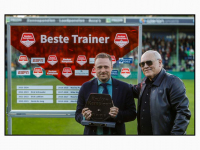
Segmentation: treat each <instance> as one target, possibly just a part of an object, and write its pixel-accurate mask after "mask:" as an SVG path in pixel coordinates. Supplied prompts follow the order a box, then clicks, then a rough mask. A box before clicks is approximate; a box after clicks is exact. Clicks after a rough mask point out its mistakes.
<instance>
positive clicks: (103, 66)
mask: <svg viewBox="0 0 200 150" xmlns="http://www.w3.org/2000/svg"><path fill="white" fill-rule="evenodd" d="M94 67H95V70H96V75H97V78H98V79H99V80H100V81H101V82H103V83H105V82H107V81H108V80H109V79H110V76H111V71H112V69H113V67H112V65H111V61H110V60H109V58H97V59H96V61H95V66H94Z"/></svg>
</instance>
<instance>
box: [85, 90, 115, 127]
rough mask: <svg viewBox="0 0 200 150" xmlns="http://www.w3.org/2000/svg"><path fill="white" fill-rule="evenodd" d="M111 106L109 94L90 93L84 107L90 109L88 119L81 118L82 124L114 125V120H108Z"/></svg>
mask: <svg viewBox="0 0 200 150" xmlns="http://www.w3.org/2000/svg"><path fill="white" fill-rule="evenodd" d="M111 107H113V101H112V99H111V96H110V95H109V94H96V93H95V94H90V96H89V98H88V101H87V103H86V105H85V108H89V109H90V110H91V111H92V116H91V118H90V121H87V120H83V121H82V125H90V126H103V127H111V128H114V127H115V122H109V119H110V115H109V112H110V108H111Z"/></svg>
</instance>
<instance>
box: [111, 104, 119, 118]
mask: <svg viewBox="0 0 200 150" xmlns="http://www.w3.org/2000/svg"><path fill="white" fill-rule="evenodd" d="M118 112H119V108H117V107H115V106H114V107H111V108H110V112H109V115H110V116H111V117H112V118H115V117H116V116H117V114H118Z"/></svg>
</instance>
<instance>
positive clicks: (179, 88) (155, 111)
mask: <svg viewBox="0 0 200 150" xmlns="http://www.w3.org/2000/svg"><path fill="white" fill-rule="evenodd" d="M146 79H147V78H146V77H145V78H144V79H143V81H142V83H140V84H138V85H134V86H133V94H134V97H135V98H138V109H137V110H138V113H137V117H138V134H141V129H140V122H139V120H140V119H139V117H140V107H141V97H142V94H143V91H144V89H145V87H146V83H145V81H146ZM150 112H151V114H150V115H151V124H152V130H153V134H154V135H155V134H157V135H170V134H171V135H172V134H176V135H182V134H186V133H185V131H186V129H187V126H188V124H189V121H190V117H191V113H190V110H189V100H188V98H187V96H186V90H185V86H184V84H183V82H182V81H181V80H180V79H179V78H178V77H176V76H174V75H172V74H169V73H167V72H166V71H165V70H164V69H162V70H161V72H160V74H159V75H158V77H157V78H156V80H155V81H154V82H153V83H152V87H151V95H150Z"/></svg>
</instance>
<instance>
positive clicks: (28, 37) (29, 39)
mask: <svg viewBox="0 0 200 150" xmlns="http://www.w3.org/2000/svg"><path fill="white" fill-rule="evenodd" d="M20 42H21V43H22V44H23V45H24V46H26V47H30V46H31V45H33V44H34V43H35V38H34V35H33V33H23V34H22V37H21V40H20Z"/></svg>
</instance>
